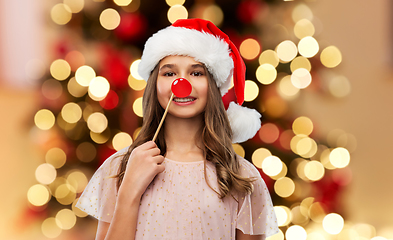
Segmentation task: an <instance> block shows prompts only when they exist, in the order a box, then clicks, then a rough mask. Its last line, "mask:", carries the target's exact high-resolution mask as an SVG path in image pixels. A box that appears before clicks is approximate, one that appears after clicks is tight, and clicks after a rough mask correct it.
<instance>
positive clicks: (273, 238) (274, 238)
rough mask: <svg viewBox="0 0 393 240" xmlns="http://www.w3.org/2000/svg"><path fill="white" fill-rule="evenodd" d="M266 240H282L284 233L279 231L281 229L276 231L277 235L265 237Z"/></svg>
mask: <svg viewBox="0 0 393 240" xmlns="http://www.w3.org/2000/svg"><path fill="white" fill-rule="evenodd" d="M266 240H284V233H283V232H282V231H281V229H278V233H276V234H274V235H272V236H270V237H267V238H266Z"/></svg>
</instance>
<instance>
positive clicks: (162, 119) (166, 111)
mask: <svg viewBox="0 0 393 240" xmlns="http://www.w3.org/2000/svg"><path fill="white" fill-rule="evenodd" d="M174 96H175V95H174V94H173V93H172V95H171V98H170V99H169V102H168V104H167V105H166V108H165V112H164V115H162V118H161V121H160V124H159V125H158V128H157V130H156V133H155V134H154V137H153V140H152V141H153V142H155V141H156V138H157V136H158V133H159V132H160V129H161V126H162V124H163V123H164V120H165V117H166V114H167V113H168V109H169V106H170V105H171V102H172V100H173V97H174Z"/></svg>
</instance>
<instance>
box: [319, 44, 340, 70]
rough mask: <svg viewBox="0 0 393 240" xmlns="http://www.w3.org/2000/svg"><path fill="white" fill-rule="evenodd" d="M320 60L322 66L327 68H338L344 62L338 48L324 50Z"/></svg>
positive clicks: (331, 47)
mask: <svg viewBox="0 0 393 240" xmlns="http://www.w3.org/2000/svg"><path fill="white" fill-rule="evenodd" d="M320 58H321V62H322V64H323V65H324V66H325V67H327V68H334V67H337V66H338V65H339V64H340V63H341V61H342V56H341V52H340V50H339V49H338V48H337V47H336V46H329V47H326V48H325V49H323V50H322V52H321V56H320Z"/></svg>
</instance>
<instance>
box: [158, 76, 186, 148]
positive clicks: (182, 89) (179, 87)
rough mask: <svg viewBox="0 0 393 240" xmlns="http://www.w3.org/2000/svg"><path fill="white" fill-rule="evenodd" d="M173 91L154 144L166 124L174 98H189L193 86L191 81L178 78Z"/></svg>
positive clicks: (172, 88)
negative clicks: (163, 124)
mask: <svg viewBox="0 0 393 240" xmlns="http://www.w3.org/2000/svg"><path fill="white" fill-rule="evenodd" d="M171 90H172V95H171V98H170V99H169V102H168V104H167V105H166V108H165V112H164V115H162V118H161V121H160V124H159V125H158V128H157V130H156V133H155V134H154V137H153V140H152V141H153V142H155V141H156V139H157V136H158V133H159V132H160V129H161V126H162V123H163V122H164V119H165V117H166V114H167V113H168V109H169V106H170V105H171V102H172V100H173V97H174V96H175V95H176V97H179V98H184V97H188V96H189V95H190V94H191V91H192V86H191V83H190V82H189V81H187V79H185V78H177V79H176V80H175V81H173V82H172V86H171Z"/></svg>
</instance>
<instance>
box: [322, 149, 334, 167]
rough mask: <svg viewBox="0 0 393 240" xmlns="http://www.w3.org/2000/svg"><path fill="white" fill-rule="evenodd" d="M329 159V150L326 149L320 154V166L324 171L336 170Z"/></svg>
mask: <svg viewBox="0 0 393 240" xmlns="http://www.w3.org/2000/svg"><path fill="white" fill-rule="evenodd" d="M329 157H330V149H329V148H327V149H325V150H323V151H322V152H321V156H320V161H321V163H322V165H323V166H324V167H325V168H326V169H329V170H333V169H336V167H335V166H333V165H332V163H331V162H330V159H329Z"/></svg>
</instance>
